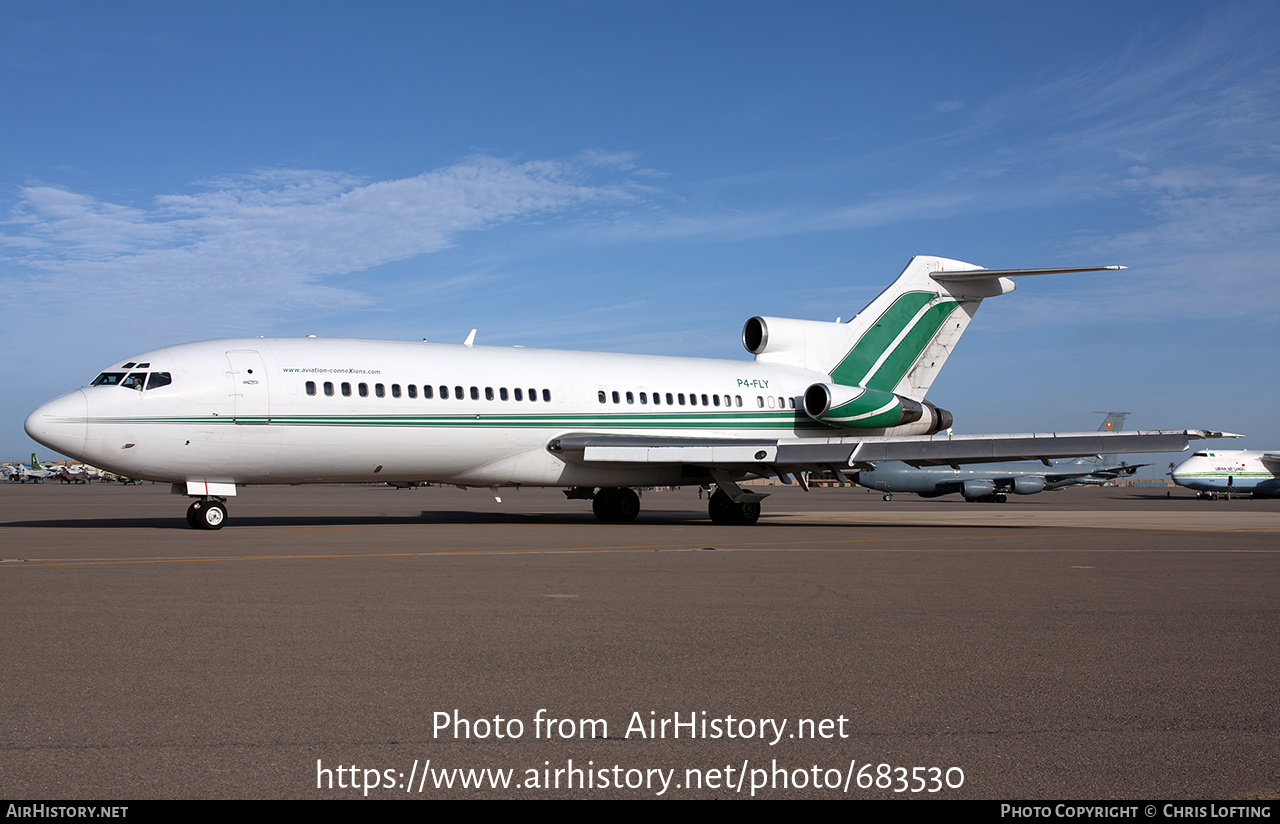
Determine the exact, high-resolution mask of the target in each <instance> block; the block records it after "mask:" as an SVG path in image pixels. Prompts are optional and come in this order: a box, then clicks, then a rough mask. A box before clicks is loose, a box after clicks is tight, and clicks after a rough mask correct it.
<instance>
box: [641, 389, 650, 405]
mask: <svg viewBox="0 0 1280 824" xmlns="http://www.w3.org/2000/svg"><path fill="white" fill-rule="evenodd" d="M647 403H649V395H648V394H647V393H645V392H641V393H640V404H641V406H643V405H645V404H647Z"/></svg>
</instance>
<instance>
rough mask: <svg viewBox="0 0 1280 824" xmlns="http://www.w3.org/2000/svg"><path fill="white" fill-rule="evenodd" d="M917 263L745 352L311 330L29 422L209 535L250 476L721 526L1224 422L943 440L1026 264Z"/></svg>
mask: <svg viewBox="0 0 1280 824" xmlns="http://www.w3.org/2000/svg"><path fill="white" fill-rule="evenodd" d="M1120 268H1123V267H1118V266H1107V267H1088V268H1072V269H1017V270H988V269H982V268H980V267H978V266H974V265H973V264H969V263H962V262H960V261H955V260H947V259H945V258H937V257H924V256H919V257H915V258H912V260H911V262H910V263H909V264H908V265H907V267H906V269H905V270H903V272H902V274H901V275H899V276H898V278H897V280H895V281H894V282H893V284H892V285H890V286H889V288H887V289H886V290H885V291H883V292H882V293H880V295H879V296H878V297H876V298H875V300H873V301H872V302H871V303H870V304H869V305H868V306H867V307H866V308H865V309H863V310H862V312H861V313H859V314H858V315H857V316H856V317H854V318H853V319H852V320H850V321H848V322H847V323H839V322H836V323H830V322H822V321H810V320H792V319H787V318H774V317H754V318H751V319H750V320H748V321H747V322H746V325H745V327H744V328H743V332H742V340H743V344H744V345H745V347H746V349H747V350H748V351H749V352H751V353H752V354H753V355H755V361H754V362H749V361H733V360H711V359H705V358H677V357H654V356H644V355H619V354H605V353H598V352H562V351H554V350H537V349H524V348H520V347H512V348H500V347H492V346H473V345H472V340H473V338H472V337H468V339H467V342H466V343H464V344H461V345H448V344H428V343H408V342H404V343H401V342H389V341H370V340H346V339H338V340H333V339H320V338H301V339H283V338H267V339H264V338H249V339H236V340H219V341H208V342H205V343H189V344H185V345H181V346H172V347H167V348H164V349H157V350H154V351H152V352H147V353H145V354H142V355H137V356H134V357H132V358H130V359H128V360H126V361H121V362H119V363H116V364H115V365H113V366H111V367H109V368H108V369H107V370H106V371H104V372H102V374H100V375H98V377H97V378H95V379H94V380H93V382H92V383H91V384H90V385H89V386H87V387H84V388H82V389H77V390H75V391H73V392H71V393H69V394H66V395H63V396H62V397H60V398H57V399H55V400H53V401H50V402H49V403H47V404H45V405H44V406H41V407H40V408H39V409H37V410H36V411H35V412H33V413H31V415H30V416H29V417H28V418H27V421H26V430H27V432H28V434H30V435H31V437H32V438H34V439H35V440H37V441H39V442H40V443H42V444H44V445H46V446H48V447H50V448H51V449H55V450H57V451H59V452H62V453H63V454H65V455H70V456H72V457H75V458H78V459H80V460H83V461H85V462H87V463H91V464H93V465H95V466H100V467H102V468H104V469H108V470H110V471H112V472H117V473H120V474H124V475H129V476H132V477H137V478H143V479H148V480H153V481H166V482H171V483H173V488H174V491H175V492H176V493H179V494H185V495H188V496H190V497H193V498H196V500H195V502H194V503H192V505H191V507H190V509H189V510H188V511H187V520H188V522H189V523H190V524H191V525H192V526H194V527H198V528H203V529H217V528H219V527H221V526H222V524H223V522H224V520H225V518H226V506H225V500H226V498H227V497H228V496H231V495H234V494H235V493H236V487H237V486H240V485H246V484H303V483H327V482H335V481H379V482H391V481H435V482H442V483H450V484H457V485H460V486H479V487H492V488H494V490H495V491H496V490H497V489H498V488H500V487H503V486H519V485H530V486H559V487H565V488H566V494H568V496H569V497H570V498H581V499H590V500H592V501H593V508H594V511H595V513H596V515H597V516H598V517H599V518H600V519H601V520H605V521H629V520H632V519H633V518H635V517H636V514H637V513H638V511H639V508H640V503H639V498H638V497H637V495H636V493H635V492H634V491H633V489H632V488H633V487H637V486H651V485H653V486H658V485H661V486H666V485H681V484H683V485H708V486H709V485H710V484H711V483H714V484H715V485H716V487H717V489H716V492H715V494H714V495H712V496H711V501H710V504H709V511H710V515H711V519H712V520H713V521H714V522H716V523H738V524H747V523H754V522H755V521H756V520H757V519H758V518H759V516H760V500H761V499H763V498H764V497H765V496H764V495H762V494H760V493H758V492H754V491H750V490H748V489H743V488H742V487H740V486H739V485H738V481H740V480H743V479H745V478H749V477H755V476H776V477H778V478H780V479H783V480H784V481H786V482H788V483H789V482H790V480H791V476H796V477H797V478H798V479H799V481H800V483H801V484H804V483H805V477H804V473H805V472H806V471H809V470H813V469H820V468H824V469H836V470H840V469H844V470H848V469H849V468H851V467H853V468H858V467H866V466H869V465H871V462H874V461H886V460H911V461H913V462H918V463H922V464H930V463H932V464H939V463H943V464H951V463H959V462H964V461H971V460H975V459H976V460H987V461H990V460H998V459H1005V458H1019V457H1021V458H1025V457H1027V456H1037V457H1045V458H1054V457H1072V456H1077V455H1090V454H1096V453H1102V452H1126V451H1142V452H1162V451H1177V450H1182V449H1185V448H1186V446H1187V439H1188V438H1198V437H1206V436H1209V435H1211V434H1215V433H1205V432H1201V431H1193V430H1167V431H1161V432H1149V433H1118V432H1111V433H1074V434H1067V435H1063V434H1055V435H1016V436H991V435H976V436H951V435H945V434H944V435H935V433H939V432H942V431H943V430H946V429H948V428H950V426H951V415H950V414H949V413H948V412H946V411H945V410H942V409H939V408H937V407H935V406H934V405H933V404H931V403H929V402H928V401H926V400H924V397H925V393H926V392H928V391H929V387H930V385H931V384H932V383H933V380H934V378H935V377H936V376H937V374H938V370H940V369H941V368H942V365H943V364H944V363H945V362H946V359H947V356H948V355H950V354H951V350H952V349H953V348H954V347H955V344H956V342H957V341H958V340H959V339H960V335H961V334H962V333H963V332H964V330H965V328H966V326H967V325H968V324H969V321H970V319H971V318H972V317H973V314H974V312H975V311H976V310H977V308H978V305H979V304H980V303H981V302H982V300H983V299H984V298H989V297H995V296H997V295H1003V294H1007V293H1008V292H1011V291H1013V289H1014V288H1015V287H1014V283H1013V281H1012V280H1011V279H1010V278H1012V277H1015V276H1020V275H1038V274H1049V273H1058V272H1087V271H1101V270H1104V269H1120Z"/></svg>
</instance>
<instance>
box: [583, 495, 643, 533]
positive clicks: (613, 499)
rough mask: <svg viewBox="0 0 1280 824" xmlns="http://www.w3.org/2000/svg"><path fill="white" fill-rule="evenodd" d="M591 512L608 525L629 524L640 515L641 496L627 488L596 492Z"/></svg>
mask: <svg viewBox="0 0 1280 824" xmlns="http://www.w3.org/2000/svg"><path fill="white" fill-rule="evenodd" d="M591 510H592V511H593V512H595V513H596V517H597V518H599V519H600V520H602V521H604V522H606V523H618V524H621V523H627V522H629V521H634V520H635V519H636V516H637V515H639V514H640V496H639V495H637V494H636V493H635V490H633V489H629V488H628V487H625V486H607V487H604V488H603V489H600V490H598V491H597V492H596V494H595V498H594V499H593V500H592V501H591Z"/></svg>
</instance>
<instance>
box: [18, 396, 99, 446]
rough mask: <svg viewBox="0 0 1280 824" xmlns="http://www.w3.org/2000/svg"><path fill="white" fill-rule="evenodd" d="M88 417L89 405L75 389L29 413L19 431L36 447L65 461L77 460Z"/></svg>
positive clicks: (82, 444) (83, 439)
mask: <svg viewBox="0 0 1280 824" xmlns="http://www.w3.org/2000/svg"><path fill="white" fill-rule="evenodd" d="M88 417H89V402H88V400H87V399H86V398H85V396H84V392H82V391H81V390H79V389H77V390H76V391H74V392H68V393H67V394H65V395H63V396H62V397H60V398H54V399H53V400H51V401H49V402H48V403H46V404H45V405H44V406H42V407H40V408H39V409H37V410H36V411H34V412H32V413H31V414H30V415H28V416H27V422H26V423H25V424H24V425H23V428H24V429H26V430H27V434H28V435H30V436H31V439H32V440H33V441H35V442H36V443H38V444H40V445H42V446H47V447H49V448H50V449H52V450H54V451H56V452H61V453H62V454H63V455H66V456H68V457H71V458H81V457H83V453H84V442H85V432H86V429H87V428H88V424H89V421H88Z"/></svg>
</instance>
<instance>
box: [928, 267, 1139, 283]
mask: <svg viewBox="0 0 1280 824" xmlns="http://www.w3.org/2000/svg"><path fill="white" fill-rule="evenodd" d="M1127 268H1129V267H1127V266H1072V267H1067V268H1058V269H965V270H962V271H950V272H948V271H942V272H934V273H933V274H932V275H930V277H932V278H933V279H934V280H938V281H958V280H975V279H977V278H1018V277H1024V276H1026V275H1066V274H1070V273H1072V272H1113V271H1117V270H1120V269H1127Z"/></svg>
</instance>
